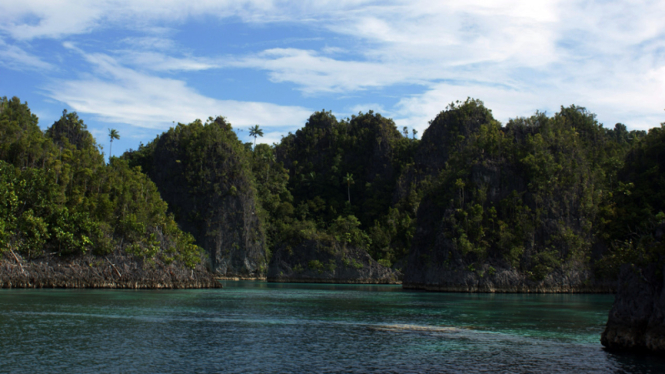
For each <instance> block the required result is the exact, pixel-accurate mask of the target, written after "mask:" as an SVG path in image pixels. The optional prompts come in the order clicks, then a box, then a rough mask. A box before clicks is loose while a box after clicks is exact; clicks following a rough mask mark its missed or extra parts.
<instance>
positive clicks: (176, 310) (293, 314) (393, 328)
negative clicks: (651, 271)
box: [0, 282, 665, 373]
mask: <svg viewBox="0 0 665 374" xmlns="http://www.w3.org/2000/svg"><path fill="white" fill-rule="evenodd" d="M224 286H225V288H224V289H221V290H182V291H116V290H0V372H12V373H35V372H66V373H77V372H105V373H111V372H121V373H132V372H141V373H143V372H164V373H169V372H224V373H271V372H294V373H300V372H331V373H336V372H359V373H365V372H376V373H429V372H431V373H437V372H469V371H473V372H602V373H606V372H617V373H622V372H626V373H632V372H635V373H638V372H639V373H642V372H652V373H658V372H665V360H663V359H659V358H653V357H645V356H635V355H621V356H619V355H615V354H611V353H608V352H605V351H604V350H603V349H602V347H601V345H600V342H599V337H600V333H601V331H602V330H603V326H604V324H605V322H606V320H607V312H608V311H609V309H610V306H611V304H612V301H613V296H611V295H513V294H509V295H501V294H456V293H427V292H408V291H403V290H402V289H401V287H400V286H362V285H308V284H268V283H263V282H225V283H224Z"/></svg>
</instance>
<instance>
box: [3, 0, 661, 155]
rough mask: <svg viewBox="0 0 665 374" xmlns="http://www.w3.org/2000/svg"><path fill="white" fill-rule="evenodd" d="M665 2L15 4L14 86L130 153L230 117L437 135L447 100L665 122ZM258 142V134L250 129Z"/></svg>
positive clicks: (8, 53) (506, 111) (643, 123)
mask: <svg viewBox="0 0 665 374" xmlns="http://www.w3.org/2000/svg"><path fill="white" fill-rule="evenodd" d="M663 19H665V2H664V1H600V0H599V1H592V0H585V1H577V0H561V1H559V0H539V1H532V0H530V1H517V0H497V1H485V0H468V1H463V2H460V1H424V0H423V1H420V0H410V1H362V0H336V1H326V0H319V1H305V0H302V1H271V0H253V1H252V0H249V1H240V0H236V1H223V0H222V1H194V0H188V1H180V0H163V1H144V0H132V1H121V0H114V1H111V0H107V1H104V0H98V1H73V0H71V1H70V0H42V1H36V0H22V1H20V2H17V1H9V0H0V96H9V97H11V96H18V97H19V98H21V100H23V101H27V102H28V103H29V105H30V107H31V109H32V110H33V112H34V113H36V114H37V115H38V116H39V117H40V124H41V126H42V127H44V128H46V127H47V126H50V125H51V124H52V123H53V122H54V121H55V120H57V119H58V118H59V117H60V115H61V113H62V110H63V109H67V110H69V111H77V112H78V113H79V115H80V117H81V118H83V119H84V120H85V122H86V123H87V124H88V128H89V129H90V130H91V132H92V133H93V135H94V136H95V137H96V138H97V140H98V142H99V143H101V144H102V145H104V146H107V144H108V138H107V136H106V134H107V132H108V130H107V129H108V128H116V129H118V130H119V132H120V135H121V139H120V140H119V141H116V142H115V146H114V147H113V148H114V154H119V153H120V152H121V151H124V150H126V149H129V148H136V147H137V146H138V144H139V142H144V143H146V142H148V141H150V140H152V139H153V138H154V137H155V136H156V135H157V134H159V133H161V132H162V131H164V130H167V129H168V128H169V127H170V126H172V125H173V123H174V122H175V123H177V122H183V123H188V122H191V121H193V120H194V119H196V118H201V119H205V118H207V117H209V116H217V115H222V116H225V117H227V119H228V120H229V121H230V122H231V123H232V124H233V125H234V127H236V128H237V129H242V130H244V131H243V132H241V133H240V135H241V136H242V137H245V138H247V127H249V126H251V125H254V124H259V125H260V126H261V127H262V128H264V130H265V133H266V135H265V137H264V138H263V139H259V140H260V141H263V142H266V143H272V142H277V141H279V139H280V138H281V136H282V135H284V134H286V133H288V132H289V131H295V130H296V129H298V128H300V127H302V126H303V125H304V123H305V121H306V119H307V118H308V117H309V115H310V114H311V113H312V112H314V111H316V110H321V109H326V110H331V111H332V112H333V113H334V114H335V115H337V116H338V118H344V117H348V116H350V115H352V114H355V113H358V112H359V111H367V110H370V109H372V110H374V111H376V112H380V113H382V114H383V115H384V116H387V117H391V118H393V119H394V120H395V122H396V123H397V124H398V126H399V127H400V128H401V127H402V126H408V127H410V128H415V129H417V130H419V131H420V133H421V134H422V132H423V131H424V129H425V128H426V127H427V124H428V121H429V120H431V119H433V118H434V117H435V116H436V114H437V113H438V112H440V111H441V110H443V109H445V107H446V105H447V104H448V103H450V102H452V101H455V100H464V99H465V98H466V97H469V96H470V97H474V98H478V99H481V100H483V101H484V102H485V105H486V106H487V107H488V108H490V109H492V110H493V112H494V115H495V117H496V118H497V119H499V120H500V121H502V122H504V123H505V122H506V121H507V120H508V119H509V118H514V117H518V116H528V115H531V114H533V113H534V112H535V111H536V110H540V111H546V112H547V113H550V114H553V113H555V112H557V111H558V110H559V108H560V106H561V105H566V106H567V105H570V104H576V105H580V106H584V107H586V108H587V109H588V110H590V111H591V112H593V113H596V114H597V116H598V120H599V121H600V122H602V123H604V124H605V125H606V126H608V127H611V126H613V125H614V124H615V123H616V122H623V123H625V124H626V125H627V126H628V127H629V128H630V129H648V128H651V127H655V126H658V125H659V124H660V123H661V122H663V121H665V112H664V111H663V110H664V109H665V22H663V21H662V20H663ZM247 140H249V139H248V138H247Z"/></svg>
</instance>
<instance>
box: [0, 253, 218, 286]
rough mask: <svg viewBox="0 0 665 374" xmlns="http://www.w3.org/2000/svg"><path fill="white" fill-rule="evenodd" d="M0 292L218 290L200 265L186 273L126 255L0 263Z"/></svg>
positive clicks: (209, 275)
mask: <svg viewBox="0 0 665 374" xmlns="http://www.w3.org/2000/svg"><path fill="white" fill-rule="evenodd" d="M0 288H115V289H184V288H222V285H221V283H219V282H218V281H217V280H215V279H214V277H213V276H212V274H211V273H210V272H209V271H208V270H207V269H206V268H205V267H204V266H202V265H197V266H196V268H195V269H188V268H185V267H183V266H178V265H175V264H168V265H167V264H164V263H161V262H159V261H155V262H154V263H147V262H144V261H141V260H139V259H135V258H132V257H130V256H126V255H119V254H116V255H109V256H103V257H102V256H91V255H85V256H79V257H76V258H70V259H61V258H58V257H55V256H45V257H43V258H39V259H35V260H31V261H18V260H17V259H12V258H10V259H8V258H7V256H5V258H4V259H0Z"/></svg>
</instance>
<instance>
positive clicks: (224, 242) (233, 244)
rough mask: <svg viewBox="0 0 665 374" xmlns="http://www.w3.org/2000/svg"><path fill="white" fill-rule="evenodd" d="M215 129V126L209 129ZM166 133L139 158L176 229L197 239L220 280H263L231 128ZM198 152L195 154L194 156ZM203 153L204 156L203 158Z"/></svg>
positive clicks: (261, 240)
mask: <svg viewBox="0 0 665 374" xmlns="http://www.w3.org/2000/svg"><path fill="white" fill-rule="evenodd" d="M209 126H213V125H209ZM179 131H180V132H174V131H170V132H167V133H164V134H163V135H162V136H161V137H160V138H159V139H158V140H157V141H156V144H154V145H153V147H154V151H153V153H152V157H151V158H150V159H146V160H142V161H141V163H142V164H144V165H145V164H147V165H145V166H144V167H143V169H144V171H145V172H146V174H148V176H149V177H150V178H151V179H152V180H153V181H154V182H155V184H156V185H157V188H158V189H159V192H160V194H161V196H162V199H164V201H166V202H167V203H168V205H169V210H170V211H171V212H173V213H174V214H175V218H176V221H177V222H178V224H179V225H180V227H181V228H182V229H183V230H184V231H187V232H189V233H191V234H192V235H194V238H195V239H196V243H197V244H198V245H199V246H201V247H203V248H204V249H205V250H206V252H207V253H208V256H209V259H210V263H209V266H210V269H211V270H212V271H213V272H214V273H215V274H216V275H217V276H219V277H235V278H241V279H242V278H261V277H264V276H265V271H266V267H267V266H266V265H267V264H266V263H267V261H266V249H265V248H266V241H265V234H264V231H263V225H262V222H261V220H260V219H259V215H258V212H257V209H258V198H257V196H256V190H255V187H254V184H253V180H252V179H251V170H250V168H249V164H248V161H247V156H246V155H244V154H242V152H243V149H241V148H240V147H242V146H241V145H239V144H235V143H237V139H235V135H232V130H231V129H230V127H228V128H224V127H222V128H221V129H213V128H210V127H209V128H207V129H206V131H207V133H206V132H204V133H203V136H204V137H205V136H207V137H211V138H212V139H214V141H210V140H206V139H201V138H200V137H201V135H200V134H196V135H190V134H188V128H186V127H185V128H182V129H181V130H179ZM195 153H196V155H194V154H195ZM201 154H203V155H205V157H203V158H201Z"/></svg>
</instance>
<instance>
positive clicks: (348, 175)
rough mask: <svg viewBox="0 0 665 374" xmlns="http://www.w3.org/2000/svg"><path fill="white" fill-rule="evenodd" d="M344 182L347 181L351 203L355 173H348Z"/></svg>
mask: <svg viewBox="0 0 665 374" xmlns="http://www.w3.org/2000/svg"><path fill="white" fill-rule="evenodd" d="M344 182H346V192H347V194H348V196H349V204H350V203H351V185H352V184H353V183H355V182H354V181H353V174H349V173H346V177H344Z"/></svg>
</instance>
